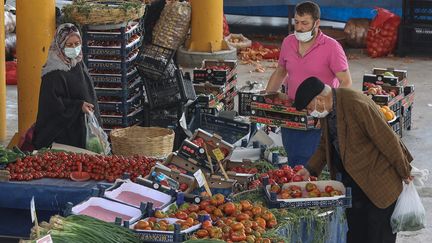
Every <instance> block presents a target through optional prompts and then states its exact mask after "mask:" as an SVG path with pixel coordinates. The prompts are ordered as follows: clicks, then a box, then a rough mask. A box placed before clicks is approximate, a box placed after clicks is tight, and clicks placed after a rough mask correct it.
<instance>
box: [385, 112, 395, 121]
mask: <svg viewBox="0 0 432 243" xmlns="http://www.w3.org/2000/svg"><path fill="white" fill-rule="evenodd" d="M384 115H385V117H386V119H387V121H391V120H393V119H394V118H395V113H394V112H393V111H387V112H386V113H384Z"/></svg>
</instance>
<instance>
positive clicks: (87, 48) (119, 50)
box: [83, 36, 142, 56]
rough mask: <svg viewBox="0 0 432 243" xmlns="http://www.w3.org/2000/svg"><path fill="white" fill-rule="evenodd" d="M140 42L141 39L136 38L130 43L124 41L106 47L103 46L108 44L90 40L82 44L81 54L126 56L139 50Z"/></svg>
mask: <svg viewBox="0 0 432 243" xmlns="http://www.w3.org/2000/svg"><path fill="white" fill-rule="evenodd" d="M141 42H142V37H141V36H137V37H136V39H134V40H132V41H131V42H130V43H128V42H126V41H119V42H117V43H114V45H113V46H106V45H103V44H105V43H106V44H110V43H109V42H104V41H95V40H91V41H88V42H84V44H83V53H84V55H96V56H128V54H129V53H130V52H131V51H133V50H136V49H138V48H140V46H141Z"/></svg>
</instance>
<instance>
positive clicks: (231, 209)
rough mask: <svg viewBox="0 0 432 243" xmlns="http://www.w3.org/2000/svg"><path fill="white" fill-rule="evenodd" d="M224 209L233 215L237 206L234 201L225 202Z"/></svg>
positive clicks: (227, 213) (226, 212)
mask: <svg viewBox="0 0 432 243" xmlns="http://www.w3.org/2000/svg"><path fill="white" fill-rule="evenodd" d="M223 210H224V213H225V214H226V215H228V216H229V215H232V214H233V213H234V212H235V210H236V207H235V205H234V203H232V202H229V203H226V204H225V206H224V209H223Z"/></svg>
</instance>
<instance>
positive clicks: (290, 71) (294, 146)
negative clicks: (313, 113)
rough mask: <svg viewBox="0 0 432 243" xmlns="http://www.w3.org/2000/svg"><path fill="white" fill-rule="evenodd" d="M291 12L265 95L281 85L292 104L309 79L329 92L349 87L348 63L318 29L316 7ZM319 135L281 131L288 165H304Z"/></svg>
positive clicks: (307, 4)
mask: <svg viewBox="0 0 432 243" xmlns="http://www.w3.org/2000/svg"><path fill="white" fill-rule="evenodd" d="M295 11H296V13H295V16H294V19H295V32H294V34H291V35H289V36H287V37H286V38H285V39H284V40H283V43H282V47H281V52H280V56H279V65H278V67H277V68H276V70H275V71H274V72H273V74H272V75H271V77H270V80H269V82H268V84H267V88H266V92H267V93H271V92H276V91H278V90H279V89H280V87H281V85H282V84H283V83H284V84H285V87H286V92H287V94H288V98H289V99H291V100H294V98H295V93H296V91H297V88H298V87H299V86H300V84H301V83H302V82H303V81H304V80H305V79H307V78H309V77H311V76H314V77H317V78H319V79H320V80H322V82H324V84H328V85H329V86H331V87H332V88H338V87H351V84H352V80H351V75H350V72H349V69H348V61H347V58H346V55H345V52H344V50H343V49H342V46H341V45H340V44H339V43H338V42H337V41H336V40H335V39H333V38H331V37H329V36H327V35H325V34H323V33H322V32H321V30H320V29H319V26H320V9H319V6H318V5H317V4H316V3H313V2H309V1H306V2H302V3H299V4H298V5H297V6H296V10H295ZM320 135H321V130H319V129H316V130H310V131H299V130H294V129H288V128H282V141H283V144H284V147H285V150H286V152H287V154H288V161H289V164H290V165H291V166H294V165H298V164H300V165H305V164H306V163H307V161H308V160H309V158H310V157H311V156H312V155H313V153H314V152H315V150H316V148H317V146H318V144H319V140H320Z"/></svg>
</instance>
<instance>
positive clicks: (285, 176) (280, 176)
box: [260, 165, 317, 185]
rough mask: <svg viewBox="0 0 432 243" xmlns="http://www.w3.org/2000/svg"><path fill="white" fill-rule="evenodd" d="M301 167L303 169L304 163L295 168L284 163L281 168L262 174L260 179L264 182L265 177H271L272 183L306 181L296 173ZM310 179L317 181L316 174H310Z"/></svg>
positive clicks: (270, 181) (270, 182)
mask: <svg viewBox="0 0 432 243" xmlns="http://www.w3.org/2000/svg"><path fill="white" fill-rule="evenodd" d="M301 169H303V166H302V165H296V166H294V168H291V167H290V166H289V165H283V166H282V167H281V168H280V169H276V170H269V171H267V172H266V173H262V174H261V175H260V181H261V182H262V180H263V178H265V177H268V178H269V184H270V185H276V184H284V183H288V182H299V181H305V180H304V178H303V177H302V176H301V175H297V174H296V173H297V172H298V171H300V170H301ZM309 180H310V181H316V180H317V178H316V177H315V176H310V177H309Z"/></svg>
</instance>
